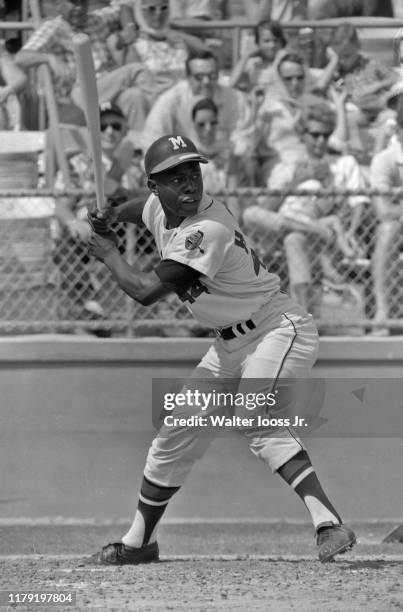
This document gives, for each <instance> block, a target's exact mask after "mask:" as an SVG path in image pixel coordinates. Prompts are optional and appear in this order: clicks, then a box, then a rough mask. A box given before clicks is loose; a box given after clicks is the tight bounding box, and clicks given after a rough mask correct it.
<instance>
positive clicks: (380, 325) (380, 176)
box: [371, 83, 403, 335]
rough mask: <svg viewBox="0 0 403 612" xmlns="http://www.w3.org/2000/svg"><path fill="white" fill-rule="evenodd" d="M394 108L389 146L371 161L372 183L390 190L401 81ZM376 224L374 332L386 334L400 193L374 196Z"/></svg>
mask: <svg viewBox="0 0 403 612" xmlns="http://www.w3.org/2000/svg"><path fill="white" fill-rule="evenodd" d="M388 103H389V105H390V106H391V107H392V108H393V110H394V112H395V121H394V124H393V125H392V126H391V128H392V129H391V133H390V138H389V144H388V146H387V147H386V148H385V149H384V150H383V151H380V152H379V153H377V154H376V155H375V156H374V158H373V160H372V164H371V187H372V188H373V189H376V190H381V191H390V190H391V189H393V188H395V187H399V188H402V187H403V84H402V83H400V84H398V85H396V87H395V88H394V89H392V91H391V93H390V97H389V101H388ZM373 202H374V206H375V212H376V216H377V220H378V225H377V228H376V234H375V248H374V251H373V254H372V275H373V288H374V297H375V316H374V323H376V326H375V328H374V330H373V333H374V334H375V335H388V334H389V329H388V327H386V325H385V321H386V319H387V318H388V317H389V316H393V314H396V313H397V312H399V311H398V309H397V306H398V305H397V304H396V301H395V303H393V302H394V299H393V298H394V297H395V300H396V289H397V282H398V281H397V276H396V267H395V264H396V262H397V261H398V254H399V251H400V250H401V247H402V242H401V234H402V226H403V205H402V203H401V197H400V196H392V195H377V196H373Z"/></svg>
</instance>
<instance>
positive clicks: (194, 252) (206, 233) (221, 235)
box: [164, 223, 233, 278]
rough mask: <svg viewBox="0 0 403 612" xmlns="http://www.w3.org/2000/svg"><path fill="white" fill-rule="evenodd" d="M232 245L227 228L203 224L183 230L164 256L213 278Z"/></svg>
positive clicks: (219, 225)
mask: <svg viewBox="0 0 403 612" xmlns="http://www.w3.org/2000/svg"><path fill="white" fill-rule="evenodd" d="M232 243H233V237H232V235H231V233H230V232H229V231H228V230H227V228H225V227H224V226H222V225H221V224H219V223H205V224H200V226H196V227H188V228H184V229H183V231H181V232H180V233H179V234H178V235H177V236H176V238H175V240H173V241H172V243H171V244H170V246H169V252H166V253H164V255H165V258H167V259H168V258H169V259H174V260H175V261H179V262H181V263H183V264H185V265H187V266H190V267H191V268H194V269H195V270H198V271H199V272H201V274H204V275H205V276H207V277H209V278H214V276H215V275H216V274H217V271H218V270H219V269H220V268H221V267H222V264H223V261H224V259H225V257H226V255H227V252H228V249H229V248H230V247H231V245H232Z"/></svg>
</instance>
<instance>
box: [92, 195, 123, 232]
mask: <svg viewBox="0 0 403 612" xmlns="http://www.w3.org/2000/svg"><path fill="white" fill-rule="evenodd" d="M116 221H117V212H116V209H114V208H113V207H112V206H108V207H106V208H104V209H103V210H102V212H100V211H99V210H97V207H96V204H95V202H93V203H91V204H89V205H88V222H89V224H90V226H91V229H92V230H93V231H94V232H95V233H96V234H100V235H102V234H108V233H109V232H110V231H111V227H110V226H111V224H112V223H115V222H116Z"/></svg>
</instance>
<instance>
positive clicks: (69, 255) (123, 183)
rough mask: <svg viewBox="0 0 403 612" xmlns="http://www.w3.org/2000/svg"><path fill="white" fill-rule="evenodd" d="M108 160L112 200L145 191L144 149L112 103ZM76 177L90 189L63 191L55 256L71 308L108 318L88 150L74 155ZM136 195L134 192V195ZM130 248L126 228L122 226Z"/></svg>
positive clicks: (59, 181)
mask: <svg viewBox="0 0 403 612" xmlns="http://www.w3.org/2000/svg"><path fill="white" fill-rule="evenodd" d="M100 127H101V147H102V162H103V167H104V172H105V174H104V177H105V178H104V190H105V196H106V199H107V201H109V202H110V203H112V205H113V204H114V203H116V204H118V203H121V201H122V199H127V197H135V196H136V195H144V194H145V175H144V171H143V169H142V163H141V160H140V159H139V153H138V152H137V151H135V150H134V149H133V145H132V144H131V143H130V142H129V141H127V140H125V136H126V133H127V130H128V124H127V120H126V118H125V116H124V114H123V113H122V111H121V109H120V108H119V107H118V106H116V105H114V104H106V105H104V106H103V107H101V109H100ZM69 166H70V176H71V180H72V184H73V187H74V188H77V189H80V190H84V191H86V192H87V193H88V195H86V196H83V197H78V196H77V197H71V196H59V197H58V198H56V217H57V220H58V228H57V231H56V247H57V248H56V256H55V261H56V264H57V265H58V266H59V269H60V272H61V277H62V289H63V292H64V294H65V300H64V302H65V304H66V305H67V311H68V313H69V314H70V315H73V316H74V317H75V318H78V319H88V318H100V317H101V318H102V317H103V316H104V313H103V309H102V307H101V305H100V304H99V303H98V302H97V300H96V291H95V287H94V283H93V282H92V276H91V271H90V268H89V258H88V252H87V251H88V249H87V242H86V241H87V239H88V237H89V234H90V227H89V224H88V220H87V206H88V205H89V204H90V203H91V202H92V201H93V198H94V196H93V193H94V191H95V185H94V175H93V163H92V158H91V155H90V153H89V151H88V150H83V151H80V152H78V153H76V154H75V155H73V156H72V157H71V158H70V160H69ZM64 188H65V186H64V183H63V177H62V175H61V173H60V172H59V173H58V174H57V177H56V182H55V189H56V190H60V191H63V190H64ZM128 194H130V196H128ZM118 235H119V237H120V239H121V240H122V243H121V248H123V249H124V231H123V230H119V231H118Z"/></svg>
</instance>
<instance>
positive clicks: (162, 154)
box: [144, 134, 208, 176]
mask: <svg viewBox="0 0 403 612" xmlns="http://www.w3.org/2000/svg"><path fill="white" fill-rule="evenodd" d="M188 161H198V162H201V163H202V164H207V163H208V159H207V158H206V157H204V156H203V155H201V154H200V153H199V151H198V150H197V149H196V146H195V144H194V143H193V142H192V141H191V140H190V138H187V137H186V136H177V135H173V134H168V135H167V136H161V138H158V140H156V141H155V142H153V144H152V145H151V146H150V147H149V149H148V150H147V152H146V154H145V158H144V166H145V170H146V174H147V176H150V174H157V173H158V172H163V171H164V170H168V168H174V167H175V166H179V165H180V164H184V163H185V162H188Z"/></svg>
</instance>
